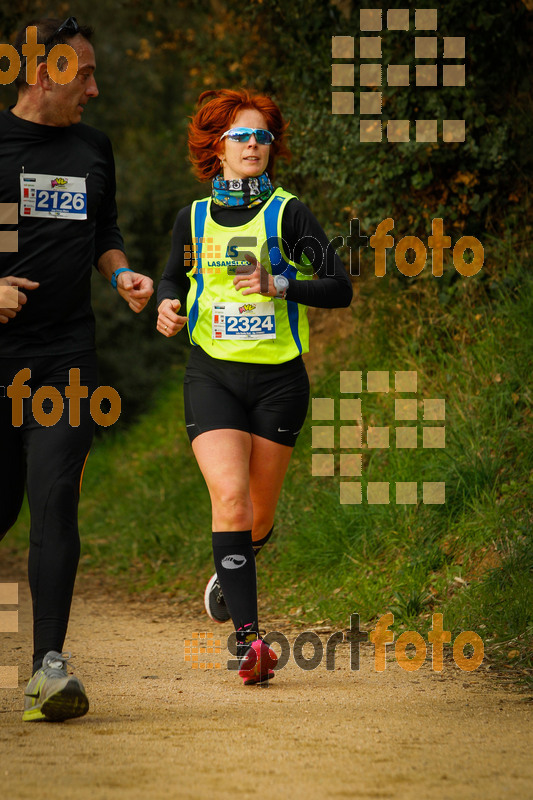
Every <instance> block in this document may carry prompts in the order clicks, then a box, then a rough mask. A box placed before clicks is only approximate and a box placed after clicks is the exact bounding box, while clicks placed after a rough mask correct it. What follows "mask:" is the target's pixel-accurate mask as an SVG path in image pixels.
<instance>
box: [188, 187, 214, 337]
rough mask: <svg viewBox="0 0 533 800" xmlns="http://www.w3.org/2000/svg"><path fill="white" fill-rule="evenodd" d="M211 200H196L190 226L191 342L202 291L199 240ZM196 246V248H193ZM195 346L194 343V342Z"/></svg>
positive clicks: (201, 236)
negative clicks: (192, 267) (192, 260)
mask: <svg viewBox="0 0 533 800" xmlns="http://www.w3.org/2000/svg"><path fill="white" fill-rule="evenodd" d="M210 199H211V198H207V199H206V200H197V201H196V204H195V207H194V224H193V225H192V235H193V242H192V252H191V258H192V255H193V252H194V251H195V250H196V274H195V275H192V276H191V280H196V297H195V299H194V303H193V305H192V308H191V309H190V310H189V311H188V317H189V334H190V337H191V341H192V342H194V337H193V333H194V326H195V325H196V323H197V322H198V301H199V299H200V295H201V294H202V292H203V290H204V273H203V269H202V256H201V255H200V253H201V252H202V251H203V249H204V248H203V247H201V245H200V244H199V241H198V240H199V239H203V238H204V231H205V220H206V217H207V204H208V203H209V202H210ZM194 237H196V241H194ZM195 245H196V247H195ZM194 343H195V344H196V342H194Z"/></svg>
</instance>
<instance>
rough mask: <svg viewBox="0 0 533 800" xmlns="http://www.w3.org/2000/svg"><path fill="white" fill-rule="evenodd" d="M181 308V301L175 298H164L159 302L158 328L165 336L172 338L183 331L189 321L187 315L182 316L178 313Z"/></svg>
mask: <svg viewBox="0 0 533 800" xmlns="http://www.w3.org/2000/svg"><path fill="white" fill-rule="evenodd" d="M180 308H181V303H180V301H179V300H178V299H177V298H176V299H175V300H169V299H168V298H167V299H166V300H162V301H161V303H160V304H159V308H158V309H157V311H158V317H157V330H158V331H159V333H162V334H163V336H167V337H168V338H170V337H171V336H175V335H176V334H177V333H179V332H180V331H181V329H182V328H183V326H184V325H185V324H186V322H187V317H180V316H179V314H178V313H177V312H178V311H179V310H180Z"/></svg>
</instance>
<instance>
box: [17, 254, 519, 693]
mask: <svg viewBox="0 0 533 800" xmlns="http://www.w3.org/2000/svg"><path fill="white" fill-rule="evenodd" d="M511 245H512V243H509V242H508V241H503V242H497V241H496V240H494V241H492V242H490V248H487V255H488V257H487V259H486V265H485V267H484V268H483V270H482V272H481V273H479V274H478V275H477V276H475V277H474V278H470V279H464V278H460V279H458V280H456V281H455V282H454V281H449V280H448V281H447V283H446V284H443V285H444V286H445V288H444V289H443V288H442V287H441V284H439V281H438V280H437V279H435V278H432V277H431V275H429V277H427V278H418V279H413V280H406V279H404V278H402V277H401V276H399V273H391V272H389V274H388V275H387V276H386V277H385V278H383V279H379V280H378V279H376V278H374V277H373V276H370V277H367V278H362V279H359V281H358V283H357V284H356V291H357V298H356V300H355V301H354V304H353V306H352V309H351V311H348V312H346V316H345V320H346V322H345V323H344V324H346V325H348V326H351V329H352V331H353V334H352V336H349V337H347V336H345V337H343V338H341V339H340V340H337V339H335V344H334V345H332V346H331V347H330V349H329V351H327V353H326V356H325V358H324V360H323V361H324V363H323V366H321V367H320V368H319V369H318V370H317V371H316V373H315V374H314V376H313V378H312V396H313V397H329V398H334V400H335V407H336V409H337V412H336V419H335V420H334V421H330V422H328V421H326V422H324V421H321V422H317V421H313V420H312V419H311V415H310V416H309V419H308V422H307V424H306V426H305V428H304V430H303V431H302V434H301V436H300V438H299V441H298V444H297V447H296V450H295V453H294V456H293V459H292V461H291V465H290V468H289V473H288V476H287V479H286V482H285V486H284V491H283V494H282V498H281V501H280V504H279V507H278V513H277V521H276V535H275V537H274V538H273V540H272V545H271V546H269V547H268V548H267V549H266V552H265V553H263V554H261V557H260V569H259V576H260V582H261V589H262V592H263V593H264V594H266V596H268V598H269V600H268V603H269V609H270V611H272V612H275V613H276V614H281V613H283V614H289V615H290V616H291V617H292V619H293V621H294V622H301V623H302V624H306V625H308V624H316V623H319V622H320V623H323V622H325V621H327V622H329V623H331V624H332V625H336V626H342V627H346V626H347V625H348V622H349V616H350V614H351V613H354V612H358V613H359V614H360V616H361V621H362V623H363V624H364V623H365V622H366V623H367V625H370V624H371V623H372V622H373V621H375V619H376V618H377V617H378V616H381V615H382V614H384V613H386V612H387V611H393V613H394V615H395V623H394V627H395V628H396V630H397V631H400V630H403V629H405V628H408V629H417V630H420V631H421V632H425V631H427V629H428V627H430V624H431V614H433V613H435V612H441V613H443V614H444V621H445V627H447V628H448V629H450V630H451V631H452V635H453V638H455V636H456V635H457V633H458V632H459V631H461V630H464V629H468V630H475V631H477V632H478V633H480V635H482V637H483V639H484V641H485V644H486V648H487V652H488V653H489V654H490V655H491V657H492V658H493V659H495V660H496V661H497V662H498V663H500V664H503V665H509V664H510V665H511V666H517V667H518V668H519V670H520V671H521V673H522V674H523V675H524V677H526V678H527V677H528V676H531V675H532V674H533V669H532V668H533V651H532V644H531V642H532V637H531V633H532V628H533V620H532V608H533V602H532V600H533V580H532V577H533V575H532V573H533V545H532V537H531V507H532V500H533V463H532V462H533V449H532V447H531V444H530V442H531V439H530V436H531V421H532V416H531V415H532V409H531V405H532V397H531V383H530V376H531V341H532V337H533V334H532V330H531V328H532V320H533V309H532V296H533V292H532V283H533V281H532V277H531V275H532V272H531V266H532V265H531V262H530V259H528V258H527V257H526V256H524V255H523V254H522V260H519V259H518V258H517V257H516V255H515V254H514V252H513V249H512V246H511ZM322 313H324V314H327V313H328V312H322ZM339 342H340V343H339ZM341 370H361V371H362V372H363V375H365V373H366V372H367V371H368V370H384V371H388V372H389V373H391V374H392V373H394V372H395V371H404V370H414V371H416V372H417V374H418V394H417V395H411V397H413V396H416V397H418V428H419V432H418V447H417V448H416V449H397V448H396V447H395V446H394V437H393V436H392V434H391V447H389V448H387V449H385V448H383V449H378V450H368V449H367V448H363V449H362V451H361V452H362V453H363V474H362V478H361V479H360V480H361V483H362V496H363V498H365V497H366V487H367V484H368V482H369V481H388V482H390V484H391V502H390V503H389V504H383V505H368V504H367V503H366V502H363V503H362V504H361V505H341V504H340V502H339V482H340V476H339V468H338V463H336V468H335V470H336V471H335V475H334V476H332V477H313V476H312V475H311V454H312V452H322V453H333V454H334V455H335V461H336V462H338V460H339V458H338V455H339V452H340V449H339V430H338V429H339V427H340V426H341V424H350V422H346V423H343V422H342V421H341V420H339V416H338V408H339V404H338V400H339V399H340V398H341V394H340V392H339V373H340V371H341ZM182 377H183V368H182V367H181V366H175V367H174V368H173V369H172V370H171V372H170V375H169V376H167V377H166V378H165V380H164V381H163V382H162V383H161V385H160V387H159V389H158V392H157V397H156V401H155V404H154V405H153V408H152V409H151V410H150V411H149V412H148V413H147V414H146V415H145V416H144V417H142V419H141V420H140V421H139V422H138V423H137V424H135V425H134V426H133V427H131V428H130V429H129V430H127V431H126V432H119V433H117V434H114V433H113V431H109V432H106V434H105V435H104V436H103V437H102V438H100V439H99V440H98V442H97V444H96V446H95V447H94V452H93V453H92V455H91V457H90V460H89V464H88V467H87V470H86V476H85V480H84V491H83V496H82V501H81V509H80V521H81V529H82V543H83V547H82V554H83V555H82V567H83V568H84V569H99V570H102V569H103V570H106V571H108V572H110V573H112V574H113V575H114V576H116V578H117V580H120V581H122V582H124V583H127V585H128V586H129V587H130V588H131V590H143V589H145V588H157V589H158V590H160V591H164V592H169V593H173V594H177V595H178V596H190V595H191V594H192V595H193V596H195V595H197V596H198V598H199V601H198V602H199V606H200V592H201V590H202V589H203V581H204V578H206V577H207V576H208V575H209V574H210V572H211V569H212V567H211V564H212V561H211V554H210V536H209V532H210V511H209V502H208V494H207V490H206V489H205V486H204V482H203V480H202V478H201V476H200V473H199V470H198V468H197V466H196V463H195V461H194V459H193V457H192V453H191V450H190V446H189V444H188V440H187V437H186V434H185V427H184V422H183V406H182V399H181V384H182ZM391 387H392V390H393V389H394V384H393V381H391ZM397 396H401V395H397ZM404 396H405V397H408V395H404ZM343 397H346V395H343ZM348 397H349V395H348ZM361 398H362V404H363V417H364V421H363V424H364V426H365V427H366V426H377V427H380V426H383V427H384V426H390V427H391V428H392V426H393V425H394V424H395V423H394V399H395V395H394V394H393V391H391V392H390V393H389V394H385V393H373V394H370V393H367V392H366V391H364V392H363V393H362V395H361ZM423 398H444V399H445V401H446V419H445V422H429V423H424V424H427V425H429V426H439V425H445V427H446V447H445V448H442V449H440V448H438V449H428V448H423V447H422V433H421V427H422V423H423V403H422V399H423ZM313 424H319V425H331V426H333V427H334V428H335V448H333V449H330V450H328V449H324V450H319V451H313V450H312V447H311V435H312V434H311V428H312V425H313ZM352 424H353V423H352ZM402 424H404V425H407V426H410V425H415V422H414V421H413V422H405V423H402ZM528 437H529V438H528ZM355 480H359V479H357V478H356V479H355ZM398 480H400V481H403V482H409V481H416V482H417V484H418V487H419V489H418V502H417V503H416V504H415V505H399V504H396V503H395V502H394V492H393V487H394V483H395V482H396V481H398ZM424 480H425V481H444V482H445V484H446V502H445V504H443V505H425V504H424V503H422V502H421V499H422V498H421V489H420V484H421V482H422V481H424ZM26 530H27V512H25V516H23V517H22V518H21V520H20V521H19V523H18V524H17V526H16V529H15V531H14V532H13V535H10V541H11V543H12V545H13V546H14V547H16V548H19V549H20V548H22V547H23V546H24V545H25V539H26Z"/></svg>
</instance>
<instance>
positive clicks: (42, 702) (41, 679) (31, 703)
mask: <svg viewBox="0 0 533 800" xmlns="http://www.w3.org/2000/svg"><path fill="white" fill-rule="evenodd" d="M69 658H70V653H64V654H60V653H56V652H55V651H54V650H50V652H49V653H47V654H46V655H45V657H44V658H43V665H42V667H41V669H38V670H37V672H36V673H35V675H34V676H33V677H32V678H31V680H30V682H29V683H28V685H27V686H26V690H25V692H24V713H23V714H22V721H23V722H32V721H37V720H41V719H46V720H50V721H52V722H61V721H62V720H64V719H71V718H72V717H82V716H83V715H84V714H86V713H87V711H88V710H89V700H88V699H87V695H86V694H85V689H84V688H83V684H82V682H81V681H80V679H79V678H76V676H75V675H69V674H68V673H67V661H68V660H69Z"/></svg>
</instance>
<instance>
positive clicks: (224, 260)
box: [187, 189, 313, 364]
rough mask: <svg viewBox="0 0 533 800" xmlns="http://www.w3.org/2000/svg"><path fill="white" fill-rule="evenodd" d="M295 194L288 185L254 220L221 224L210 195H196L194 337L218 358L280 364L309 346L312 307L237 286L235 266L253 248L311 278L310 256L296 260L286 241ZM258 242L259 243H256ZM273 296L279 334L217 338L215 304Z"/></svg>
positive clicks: (267, 261)
mask: <svg viewBox="0 0 533 800" xmlns="http://www.w3.org/2000/svg"><path fill="white" fill-rule="evenodd" d="M292 197H294V195H292V194H289V192H285V191H284V190H283V189H276V191H275V192H274V193H273V194H272V196H271V197H270V198H269V200H268V202H267V203H266V204H265V205H264V206H263V208H262V209H261V210H260V211H259V213H258V214H256V216H255V217H254V219H253V220H251V222H247V223H246V224H245V225H239V226H237V227H234V228H225V227H223V226H222V225H218V224H217V223H216V222H215V221H214V220H213V218H212V217H211V213H210V204H211V198H210V197H206V198H204V199H203V200H197V201H196V202H194V203H193V204H192V208H191V231H192V237H193V253H192V254H191V265H192V268H191V270H190V271H189V272H188V273H187V276H188V277H189V280H190V282H191V285H190V288H189V292H188V295H187V310H188V317H189V321H188V328H189V338H190V340H191V342H192V344H195V345H199V346H200V347H201V348H202V350H205V352H206V353H207V354H208V355H210V356H212V357H213V358H220V359H223V360H225V361H245V362H249V363H253V364H281V363H283V362H285V361H290V360H291V359H293V358H296V357H297V356H298V355H300V354H301V353H307V352H308V350H309V323H308V320H307V307H306V306H302V305H298V303H294V302H292V301H290V300H289V301H287V300H281V299H278V298H274V299H272V298H271V297H264V296H263V295H260V294H250V295H245V296H244V297H243V295H242V292H240V291H237V290H236V289H235V287H234V286H233V278H234V277H235V268H236V267H237V266H240V265H245V264H247V262H246V261H245V260H242V259H239V252H240V253H243V252H249V253H253V254H254V256H255V257H256V258H257V260H258V261H260V263H261V264H262V265H263V266H264V267H265V269H267V270H268V271H269V272H271V273H272V274H274V275H285V277H287V278H296V279H297V280H308V279H309V278H310V277H311V275H312V274H313V271H312V269H311V270H310V268H309V263H310V262H309V260H308V259H307V258H306V257H305V256H304V258H303V261H304V263H303V264H301V265H299V264H295V263H294V261H291V260H290V259H289V258H288V256H287V254H286V251H285V249H284V247H283V241H282V236H281V220H282V217H283V209H284V208H285V206H286V205H287V203H288V202H289V200H290V199H291V198H292ZM254 242H255V244H254ZM221 302H224V303H256V304H259V303H264V302H273V303H274V312H275V324H276V338H275V339H259V340H239V341H231V340H227V339H222V340H219V339H214V338H213V330H212V307H213V304H214V303H221Z"/></svg>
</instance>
